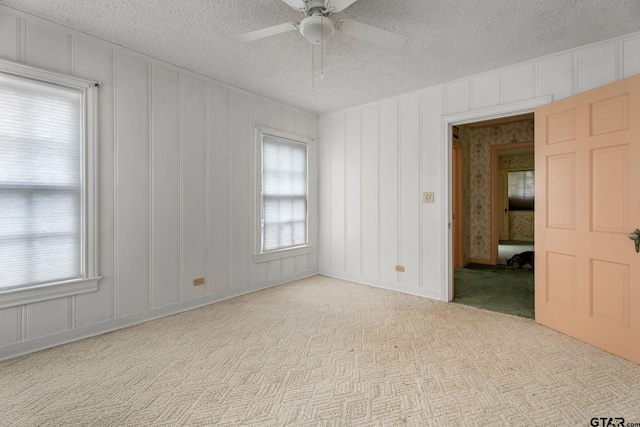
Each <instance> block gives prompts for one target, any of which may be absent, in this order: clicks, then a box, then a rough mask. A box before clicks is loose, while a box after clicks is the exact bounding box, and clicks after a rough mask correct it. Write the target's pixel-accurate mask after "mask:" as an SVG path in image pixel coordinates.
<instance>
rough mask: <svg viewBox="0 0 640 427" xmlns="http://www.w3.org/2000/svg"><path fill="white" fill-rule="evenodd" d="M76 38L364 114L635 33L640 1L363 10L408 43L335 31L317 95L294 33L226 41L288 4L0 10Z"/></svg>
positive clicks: (57, 2)
mask: <svg viewBox="0 0 640 427" xmlns="http://www.w3.org/2000/svg"><path fill="white" fill-rule="evenodd" d="M0 4H5V5H8V6H10V7H13V8H16V9H19V10H22V11H25V12H28V13H30V14H33V15H36V16H39V17H42V18H45V19H47V20H49V21H53V22H56V23H58V24H62V25H64V26H67V27H69V28H73V29H75V30H79V31H82V32H84V33H87V34H91V35H94V36H97V37H99V38H101V39H104V40H108V41H110V42H113V43H116V44H118V45H122V46H125V47H127V48H130V49H133V50H136V51H138V52H142V53H145V54H147V55H151V56H153V57H156V58H159V59H162V60H164V61H167V62H169V63H172V64H175V65H179V66H181V67H183V68H186V69H189V70H192V71H195V72H198V73H200V74H203V75H206V76H209V77H212V78H214V79H216V80H219V81H221V82H224V83H227V84H230V85H233V86H237V87H240V88H243V89H246V90H248V91H250V92H253V93H257V94H260V95H264V96H266V97H268V98H271V99H274V100H277V101H281V102H284V103H287V104H289V105H293V106H296V107H299V108H301V109H304V110H306V111H309V112H313V113H319V114H321V113H326V112H331V111H337V110H341V109H344V108H348V107H351V106H355V105H360V104H364V103H367V102H371V101H375V100H378V99H382V98H387V97H391V96H394V95H398V94H401V93H406V92H410V91H413V90H417V89H420V88H425V87H428V86H433V85H435V84H439V83H444V82H447V81H451V80H454V79H457V78H461V77H465V76H470V75H473V74H477V73H480V72H484V71H488V70H491V69H495V68H498V67H502V66H506V65H510V64H514V63H518V62H522V61H525V60H528V59H533V58H537V57H540V56H544V55H548V54H551V53H554V52H558V51H562V50H566V49H570V48H574V47H577V46H582V45H585V44H589V43H593V42H597V41H599V40H605V39H609V38H612V37H615V36H619V35H624V34H629V33H632V32H635V31H640V1H638V0H606V1H605V0H526V1H525V0H359V1H358V2H356V3H355V4H353V5H352V6H350V7H349V8H347V9H346V10H345V11H343V12H341V13H339V14H337V15H336V18H337V19H339V18H341V17H348V18H350V19H354V20H357V21H360V22H363V23H365V24H369V25H374V26H377V27H380V28H383V29H386V30H390V31H394V32H397V33H399V34H403V35H405V36H408V37H409V41H408V42H407V43H406V44H405V45H404V46H403V47H402V48H401V49H399V50H390V49H385V48H381V47H377V46H375V45H372V44H370V43H367V42H364V41H361V40H357V39H354V38H352V37H349V36H346V35H344V34H341V33H339V32H338V33H337V34H336V35H335V36H334V37H333V39H331V40H330V41H329V42H328V44H327V53H326V56H325V67H324V72H325V78H324V80H322V81H318V82H316V85H315V89H313V88H312V85H311V51H310V45H309V44H308V43H307V42H306V41H305V40H304V39H303V38H302V36H301V35H300V34H299V33H298V32H295V31H294V32H290V33H284V34H279V35H276V36H273V37H270V38H267V39H263V40H258V41H254V42H251V43H239V42H236V41H234V40H231V39H230V36H233V35H235V34H239V33H244V32H248V31H253V30H257V29H261V28H264V27H268V26H271V25H276V24H280V23H284V22H290V21H295V22H298V21H299V20H300V18H301V14H299V13H298V12H296V11H295V10H293V9H291V8H290V7H289V6H287V5H286V4H285V3H284V2H283V1H281V0H110V1H97V0H93V1H91V0H0Z"/></svg>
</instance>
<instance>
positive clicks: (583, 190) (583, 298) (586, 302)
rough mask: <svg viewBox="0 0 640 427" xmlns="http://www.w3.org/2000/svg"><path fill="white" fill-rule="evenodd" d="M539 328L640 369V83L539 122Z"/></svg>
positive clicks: (553, 111) (633, 80)
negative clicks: (639, 244) (637, 233)
mask: <svg viewBox="0 0 640 427" xmlns="http://www.w3.org/2000/svg"><path fill="white" fill-rule="evenodd" d="M535 134H536V141H535V159H536V183H535V184H536V221H535V226H536V230H535V248H536V256H535V257H536V259H535V261H536V271H535V307H536V309H535V310H536V321H537V322H539V323H541V324H543V325H546V326H549V327H551V328H553V329H556V330H558V331H561V332H564V333H566V334H568V335H571V336H573V337H575V338H578V339H580V340H582V341H585V342H588V343H590V344H593V345H595V346H597V347H600V348H602V349H604V350H607V351H609V352H611V353H614V354H617V355H619V356H621V357H624V358H625V359H629V360H632V361H634V362H636V363H640V253H636V250H635V245H634V242H633V241H631V240H630V239H629V236H628V234H629V233H630V232H632V231H634V230H635V229H636V228H638V227H640V168H639V166H640V75H637V76H634V77H630V78H627V79H624V80H620V81H618V82H615V83H612V84H609V85H606V86H603V87H600V88H596V89H593V90H590V91H588V92H584V93H582V94H579V95H576V96H573V97H570V98H566V99H563V100H560V101H557V102H554V103H552V104H549V105H546V106H543V107H540V108H538V109H537V110H536V114H535Z"/></svg>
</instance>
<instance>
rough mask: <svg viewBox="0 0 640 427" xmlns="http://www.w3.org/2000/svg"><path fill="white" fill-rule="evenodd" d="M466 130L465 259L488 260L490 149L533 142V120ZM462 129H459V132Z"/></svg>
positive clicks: (489, 250) (489, 237)
mask: <svg viewBox="0 0 640 427" xmlns="http://www.w3.org/2000/svg"><path fill="white" fill-rule="evenodd" d="M460 128H466V129H465V132H464V133H463V135H464V136H465V138H461V142H462V143H463V144H464V155H463V161H464V171H465V179H464V185H465V187H464V198H465V202H464V208H465V209H464V222H465V238H466V241H465V258H466V259H471V258H474V259H489V257H490V253H491V205H490V203H491V200H490V196H491V192H490V187H491V169H490V161H489V158H490V152H491V150H490V147H491V146H492V145H497V144H509V143H512V142H524V141H533V139H534V126H533V120H526V121H519V122H513V123H504V124H498V125H493V126H483V127H477V128H473V127H469V126H468V125H467V126H460ZM461 130H462V129H461Z"/></svg>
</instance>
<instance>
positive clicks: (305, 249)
mask: <svg viewBox="0 0 640 427" xmlns="http://www.w3.org/2000/svg"><path fill="white" fill-rule="evenodd" d="M263 135H267V136H273V137H276V138H282V139H288V140H290V141H293V142H297V143H300V144H304V145H306V146H307V218H306V224H307V232H306V240H307V241H306V243H304V244H302V245H297V246H293V247H290V248H282V249H276V250H272V251H263V250H262V231H263V228H262V137H263ZM255 138H256V149H255V152H256V166H255V169H254V170H255V191H254V194H255V221H254V223H255V226H256V228H255V233H254V236H255V252H254V255H253V260H254V262H256V263H258V262H266V261H272V260H276V259H282V258H288V257H293V256H298V255H304V254H308V253H311V251H312V250H313V247H312V246H311V244H310V243H309V232H310V230H311V224H310V223H309V218H310V215H309V210H310V209H309V208H310V205H309V200H310V195H309V150H310V147H311V143H312V141H313V139H312V138H311V137H307V136H302V135H297V134H294V133H289V132H283V131H281V130H278V129H273V128H270V127H267V126H262V125H256V136H255Z"/></svg>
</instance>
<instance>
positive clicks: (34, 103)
mask: <svg viewBox="0 0 640 427" xmlns="http://www.w3.org/2000/svg"><path fill="white" fill-rule="evenodd" d="M95 86H96V84H95V83H92V82H87V81H84V80H80V79H76V78H73V77H69V76H63V75H57V74H54V73H49V72H46V71H43V70H37V69H34V68H30V67H26V66H23V65H21V64H15V63H11V62H6V61H2V62H0V308H2V307H10V306H14V305H20V304H26V303H30V302H36V301H42V300H46V299H51V298H59V297H63V296H70V295H76V294H78V293H83V292H89V291H92V290H96V289H97V281H98V278H97V277H96V274H95V243H96V242H95V241H96V239H95V207H94V200H95V190H94V189H93V188H92V186H93V185H95V179H94V174H95V167H94V160H93V156H94V153H95V149H94V146H93V144H94V141H95V138H94V137H93V132H94V131H95V126H94V124H93V114H94V110H95V109H94V102H95V91H96V87H95Z"/></svg>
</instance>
